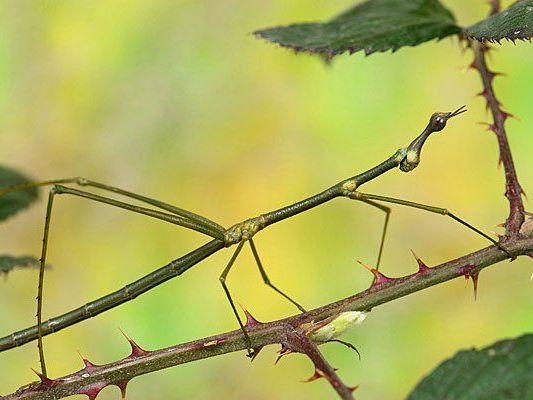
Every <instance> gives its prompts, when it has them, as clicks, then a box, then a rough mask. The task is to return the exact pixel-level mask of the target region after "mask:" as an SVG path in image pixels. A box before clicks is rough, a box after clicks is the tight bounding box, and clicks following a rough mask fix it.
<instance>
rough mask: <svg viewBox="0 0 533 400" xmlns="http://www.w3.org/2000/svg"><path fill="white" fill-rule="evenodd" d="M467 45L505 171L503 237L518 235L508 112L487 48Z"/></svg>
mask: <svg viewBox="0 0 533 400" xmlns="http://www.w3.org/2000/svg"><path fill="white" fill-rule="evenodd" d="M490 5H491V10H490V15H494V14H496V13H498V12H499V11H500V8H501V7H500V6H501V5H500V1H499V0H491V1H490ZM470 47H471V48H472V50H473V52H474V62H473V63H472V67H473V68H474V69H476V70H477V71H478V73H479V76H480V78H481V82H482V84H483V91H482V92H481V93H480V94H481V95H482V96H484V97H485V99H486V101H487V107H488V108H489V109H490V112H491V114H492V118H493V124H491V125H490V127H489V129H490V130H492V131H493V132H494V133H495V134H496V138H497V140H498V147H499V149H500V162H501V163H502V164H503V167H504V170H505V182H506V185H505V188H506V189H505V197H507V200H508V201H509V208H510V211H509V217H508V218H507V221H506V223H505V233H506V234H505V239H509V238H511V237H517V236H519V235H520V233H519V232H520V227H521V226H522V224H523V223H524V215H525V214H524V203H523V201H522V193H523V190H522V187H521V186H520V183H519V181H518V176H517V174H516V169H515V166H514V162H513V156H512V153H511V148H510V147H509V141H508V139H507V133H506V131H505V121H506V120H507V118H509V117H510V116H511V115H510V114H509V113H507V112H505V111H503V110H502V108H501V104H500V102H499V101H498V99H497V98H496V94H495V92H494V86H493V81H494V78H495V77H496V76H497V74H496V73H494V72H492V71H490V70H489V68H488V66H487V58H486V56H485V54H486V53H487V51H488V47H487V45H486V44H484V43H480V42H477V41H474V40H470Z"/></svg>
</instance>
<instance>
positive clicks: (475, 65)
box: [468, 60, 478, 69]
mask: <svg viewBox="0 0 533 400" xmlns="http://www.w3.org/2000/svg"><path fill="white" fill-rule="evenodd" d="M468 68H471V69H478V67H477V64H476V60H474V61H472V63H470V65H469V66H468Z"/></svg>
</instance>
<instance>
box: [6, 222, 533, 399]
mask: <svg viewBox="0 0 533 400" xmlns="http://www.w3.org/2000/svg"><path fill="white" fill-rule="evenodd" d="M506 248H507V250H508V251H509V253H510V254H511V257H518V256H520V255H526V254H529V253H531V252H533V233H532V232H529V236H528V237H526V238H511V239H509V241H508V242H507V243H506ZM508 258H509V256H508V255H507V254H505V252H503V251H502V250H501V249H499V248H498V247H497V246H490V247H487V248H484V249H481V250H479V251H476V252H474V253H470V254H467V255H465V256H463V257H460V258H457V259H455V260H452V261H449V262H446V263H444V264H440V265H438V266H436V267H433V268H428V267H427V266H426V265H425V264H424V263H423V262H422V261H419V260H418V261H419V263H418V271H417V272H415V273H413V274H411V275H408V276H405V277H401V278H389V277H386V276H384V275H383V274H381V273H380V272H378V271H376V270H373V271H372V272H373V273H374V275H375V279H374V282H373V284H372V285H371V287H370V288H369V289H367V290H365V291H362V292H360V293H357V294H355V295H353V296H350V297H348V298H345V299H343V300H339V301H337V302H335V303H331V304H328V305H325V306H323V307H319V308H317V309H315V310H312V311H310V312H307V313H304V314H299V315H295V316H292V317H289V318H285V319H281V320H278V321H274V322H269V323H260V322H257V321H255V320H253V321H255V322H251V320H250V319H248V326H247V331H248V332H249V336H250V339H251V341H252V345H253V347H254V349H256V350H257V351H259V350H260V349H261V348H262V347H264V346H267V345H272V344H280V345H282V349H283V348H284V349H287V348H288V349H289V350H292V351H302V348H301V347H300V348H297V346H296V344H295V339H294V335H296V337H297V338H299V340H301V339H302V336H301V335H302V332H305V330H304V327H305V326H308V325H309V324H310V323H313V322H314V323H316V322H317V321H322V320H324V319H326V318H328V317H332V316H335V315H338V314H339V313H341V312H345V311H364V310H370V309H374V308H376V307H377V306H379V305H381V304H385V303H388V302H390V301H393V300H395V299H398V298H400V297H404V296H407V295H409V294H411V293H415V292H418V291H420V290H423V289H427V288H429V287H431V286H434V285H437V284H440V283H443V282H447V281H449V280H452V279H455V278H457V277H461V276H464V277H466V278H472V279H474V280H475V279H477V276H478V274H479V272H480V271H481V270H482V269H484V268H486V267H489V266H491V265H494V264H496V263H499V262H501V261H503V260H505V259H508ZM130 344H131V347H132V351H131V354H130V355H129V356H128V357H126V358H124V359H122V360H119V361H116V362H113V363H110V364H106V365H94V364H92V363H90V362H88V361H86V362H85V367H84V368H83V369H81V370H80V371H77V372H75V373H73V374H70V375H67V376H64V377H61V378H57V379H49V378H43V380H42V381H41V382H36V383H32V384H29V385H27V386H25V387H23V388H21V389H19V390H18V391H16V392H15V393H13V394H10V395H7V396H5V397H2V400H23V399H24V400H30V399H32V400H33V399H35V400H37V399H39V400H47V399H57V398H62V397H66V396H70V395H74V394H80V393H82V394H88V395H89V396H91V395H92V396H96V394H98V392H99V391H100V390H101V389H102V388H104V387H105V386H108V385H117V386H119V387H121V388H125V386H126V384H127V382H128V381H130V380H131V379H132V378H134V377H136V376H140V375H144V374H147V373H150V372H154V371H158V370H161V369H165V368H170V367H172V366H175V365H179V364H185V363H189V362H191V361H195V360H200V359H204V358H210V357H215V356H218V355H222V354H226V353H230V352H236V351H241V350H245V349H246V348H247V343H246V341H245V338H244V336H243V334H242V331H240V330H235V331H232V332H227V333H223V334H220V335H215V336H211V337H207V338H204V339H200V340H196V341H193V342H189V343H184V344H180V345H176V346H172V347H168V348H164V349H160V350H155V351H146V350H143V349H141V348H140V347H139V346H137V344H136V343H135V342H133V341H130ZM306 354H308V353H306ZM313 357H315V359H313V362H314V363H315V368H319V367H318V366H317V362H318V361H317V360H318V355H317V354H314V355H313ZM319 369H320V368H319ZM322 372H324V371H322ZM326 372H327V371H326ZM324 375H326V374H324ZM335 376H336V375H335ZM326 377H327V379H328V381H329V382H330V384H332V385H333V387H334V388H335V389H336V390H337V388H336V387H335V385H336V384H339V385H342V389H341V390H343V391H345V390H346V388H348V387H347V386H345V385H344V384H342V382H341V383H339V382H340V380H339V381H338V382H337V381H336V380H335V379H334V377H333V376H332V375H326ZM348 389H349V388H348ZM350 390H351V389H350ZM338 391H339V390H337V392H338ZM344 396H346V395H345V394H344ZM342 398H350V397H342Z"/></svg>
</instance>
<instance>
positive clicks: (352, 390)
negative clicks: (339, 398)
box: [348, 385, 359, 393]
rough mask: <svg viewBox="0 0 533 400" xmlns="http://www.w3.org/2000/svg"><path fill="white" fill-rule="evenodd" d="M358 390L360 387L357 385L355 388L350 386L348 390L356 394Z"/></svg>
mask: <svg viewBox="0 0 533 400" xmlns="http://www.w3.org/2000/svg"><path fill="white" fill-rule="evenodd" d="M357 389H359V385H355V386H348V390H350V392H352V393H353V392H355V391H356V390H357Z"/></svg>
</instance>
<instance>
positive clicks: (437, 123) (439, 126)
mask: <svg viewBox="0 0 533 400" xmlns="http://www.w3.org/2000/svg"><path fill="white" fill-rule="evenodd" d="M445 126H446V119H445V118H444V117H442V116H440V115H439V116H436V117H435V119H434V120H433V129H435V130H436V131H441V130H443V129H444V127H445Z"/></svg>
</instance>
